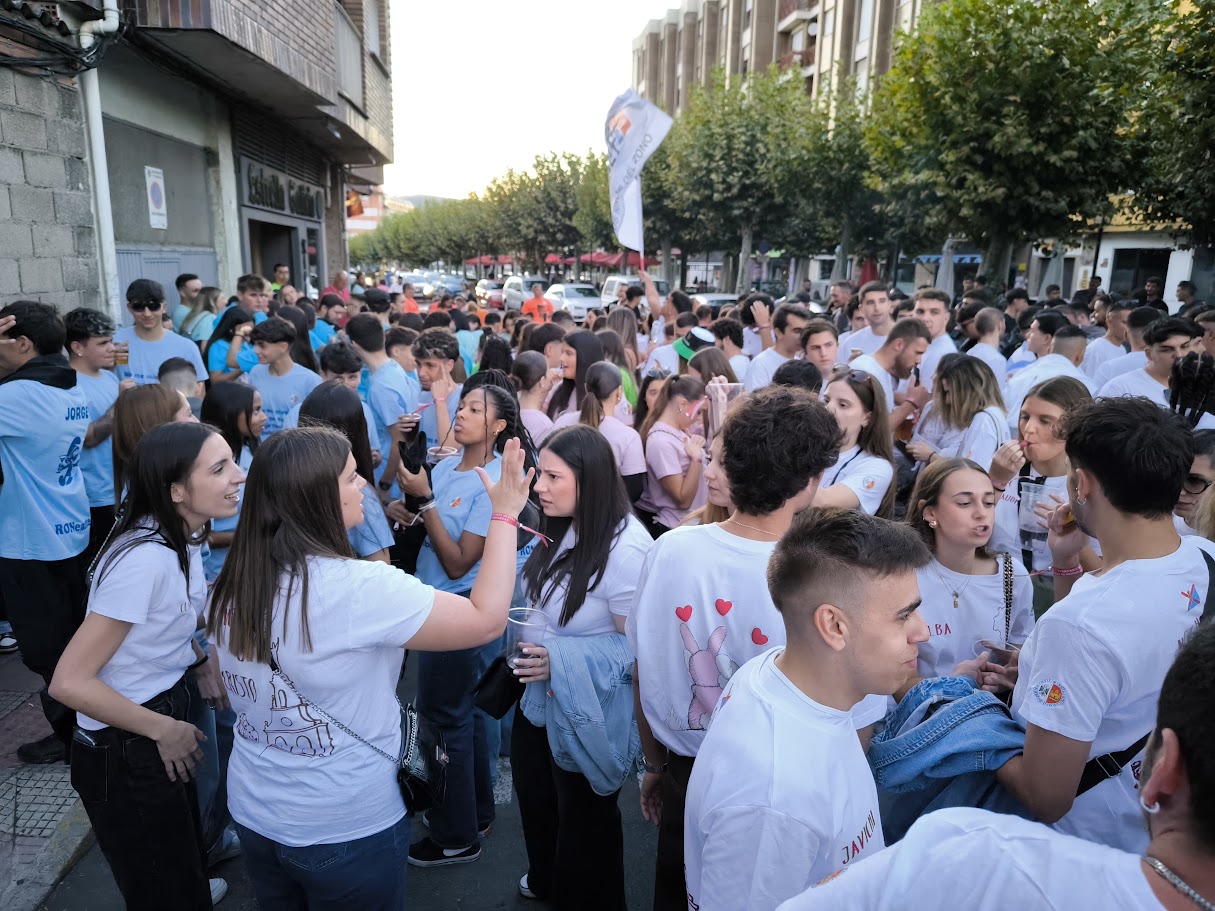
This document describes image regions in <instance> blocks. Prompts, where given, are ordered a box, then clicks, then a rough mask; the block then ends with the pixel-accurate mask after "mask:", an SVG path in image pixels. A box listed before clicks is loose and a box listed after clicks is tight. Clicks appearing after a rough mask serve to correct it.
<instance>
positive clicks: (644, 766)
mask: <svg viewBox="0 0 1215 911" xmlns="http://www.w3.org/2000/svg"><path fill="white" fill-rule="evenodd" d="M641 770H642V771H643V772H645V773H646V774H647V775H661V774H662V773H664V772H665V771H666V770H667V763H665V762H664V763H663V764H662V765H650V764H649V763H648V762H646V761H645V759H644V758H643V759H642V761H641Z"/></svg>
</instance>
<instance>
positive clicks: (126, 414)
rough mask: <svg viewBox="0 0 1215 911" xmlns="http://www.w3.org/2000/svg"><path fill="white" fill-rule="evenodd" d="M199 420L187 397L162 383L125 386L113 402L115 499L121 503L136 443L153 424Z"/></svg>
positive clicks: (186, 422)
mask: <svg viewBox="0 0 1215 911" xmlns="http://www.w3.org/2000/svg"><path fill="white" fill-rule="evenodd" d="M172 423H183V424H189V423H198V422H197V421H196V420H195V419H194V413H193V412H192V411H191V410H190V403H189V402H187V401H186V397H185V396H184V395H182V394H181V393H180V392H178V391H176V390H175V389H170V388H169V387H168V386H161V385H160V384H159V383H156V384H153V385H149V386H135V387H134V388H132V389H124V390H123V391H122V392H120V393H119V394H118V400H117V401H115V402H114V445H113V447H112V449H111V452H112V455H113V459H114V502H115V503H121V502H122V499H123V491H125V490H126V487H127V475H128V472H127V466H128V465H129V464H130V462H131V459H132V458H134V456H135V447H137V446H138V445H139V441H140V440H142V439H143V438H144V436H145V435H146V434H147V432H148V431H149V430H151V429H152V428H153V427H159V426H160V425H161V424H172Z"/></svg>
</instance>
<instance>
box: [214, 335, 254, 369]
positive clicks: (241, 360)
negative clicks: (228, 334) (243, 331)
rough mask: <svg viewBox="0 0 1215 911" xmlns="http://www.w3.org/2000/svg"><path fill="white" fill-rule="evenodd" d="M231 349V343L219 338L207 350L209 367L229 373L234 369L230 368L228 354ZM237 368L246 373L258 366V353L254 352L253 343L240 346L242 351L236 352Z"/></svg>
mask: <svg viewBox="0 0 1215 911" xmlns="http://www.w3.org/2000/svg"><path fill="white" fill-rule="evenodd" d="M231 349H232V343H231V342H225V341H224V340H223V339H219V338H217V339H216V340H215V341H213V342H212V343H211V347H210V348H208V349H207V366H208V367H209V368H210V369H212V370H221V371H223V372H224V373H228V372H229V371H230V370H231V369H232V368H230V367H229V366H228V352H229V351H230V350H231ZM236 366H238V367H240V369H241V370H243V371H244V372H245V373H248V372H249V371H250V370H252V369H253V368H254V367H256V366H257V352H256V351H254V350H253V345H252V343H250V342H246V343H245V344H243V345H241V346H240V351H238V352H236Z"/></svg>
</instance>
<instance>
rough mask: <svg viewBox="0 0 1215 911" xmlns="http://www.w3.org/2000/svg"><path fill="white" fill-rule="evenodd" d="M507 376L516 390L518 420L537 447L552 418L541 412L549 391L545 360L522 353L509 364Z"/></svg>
mask: <svg viewBox="0 0 1215 911" xmlns="http://www.w3.org/2000/svg"><path fill="white" fill-rule="evenodd" d="M510 377H511V381H512V382H514V384H515V387H516V388H517V389H518V390H519V417H520V418H521V419H522V421H523V426H524V427H526V428H527V432H528V435H529V436H530V437H531V438H532V440H533V441H534V442H535V443H536V445H537V446H538V445H540V444H541V443H542V442H544V438H545V437H546V436H548V434H549V432H550V431H551V430H552V429H553V421H552V419H551V418H550V417H549V416H548V415H547V414H545V413H544V400H545V399H546V398H547V397H548V394H549V393H550V392H552V391H553V377H552V374H551V373H549V369H548V361H546V360H545V359H544V355H543V354H541V353H540V352H539V351H524V352H523V353H522V354H520V355H519V356H518V357H516V358H515V362H514V363H513V364H511V367H510Z"/></svg>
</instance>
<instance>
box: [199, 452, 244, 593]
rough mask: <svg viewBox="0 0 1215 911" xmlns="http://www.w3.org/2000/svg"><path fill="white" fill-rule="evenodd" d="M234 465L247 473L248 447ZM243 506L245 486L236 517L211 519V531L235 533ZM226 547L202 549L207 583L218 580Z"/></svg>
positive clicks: (226, 555)
mask: <svg viewBox="0 0 1215 911" xmlns="http://www.w3.org/2000/svg"><path fill="white" fill-rule="evenodd" d="M236 464H238V465H239V466H240V469H241V471H243V472H244V473H245V474H248V473H249V466H250V465H252V464H253V453H252V452H250V451H249V447H248V446H242V447H241V449H240V458H239V459H237V460H236ZM244 505H245V485H244V484H242V485H241V486H240V502H239V503H238V504H237V507H236V515H234V516H232V517H231V518H230V519H212V520H211V530H212V531H236V525H237V523H238V522H239V521H240V511H241V507H243V506H244ZM228 550H229V548H227V547H204V548H203V551H202V563H203V576H204V577H205V578H206V580H207V581H208V582H214V581H215V580H216V579H218V578H219V571H220V570H221V569H223V568H224V561H225V560H227V559H228Z"/></svg>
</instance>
